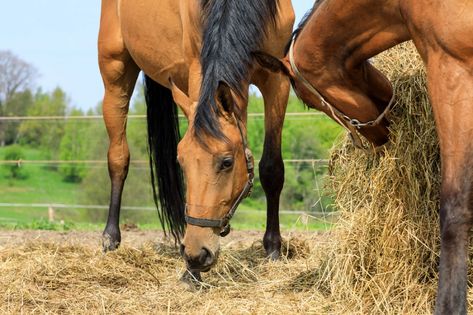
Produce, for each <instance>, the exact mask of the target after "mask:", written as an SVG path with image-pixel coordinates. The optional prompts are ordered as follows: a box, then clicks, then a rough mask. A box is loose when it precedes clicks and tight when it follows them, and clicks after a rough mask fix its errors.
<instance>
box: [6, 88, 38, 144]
mask: <svg viewBox="0 0 473 315" xmlns="http://www.w3.org/2000/svg"><path fill="white" fill-rule="evenodd" d="M32 105H33V94H32V93H31V91H30V90H26V91H23V92H18V93H15V94H13V95H12V96H11V97H10V98H9V99H8V100H7V101H6V102H5V104H4V106H3V110H2V111H3V113H2V114H1V115H2V116H9V117H11V116H26V115H27V112H28V110H29V108H30V107H31V106H32ZM20 124H21V122H19V121H3V122H0V130H1V132H0V134H1V138H2V139H1V140H0V142H2V143H3V144H5V145H10V144H14V143H17V142H18V140H19V128H20Z"/></svg>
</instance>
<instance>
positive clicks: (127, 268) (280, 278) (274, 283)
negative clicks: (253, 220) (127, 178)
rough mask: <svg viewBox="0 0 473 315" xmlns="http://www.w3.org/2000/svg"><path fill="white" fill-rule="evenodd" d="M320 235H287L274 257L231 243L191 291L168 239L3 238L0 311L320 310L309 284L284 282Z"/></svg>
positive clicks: (308, 264)
mask: <svg viewBox="0 0 473 315" xmlns="http://www.w3.org/2000/svg"><path fill="white" fill-rule="evenodd" d="M259 237H260V236H258V238H259ZM320 238H321V237H320V236H317V235H315V233H314V234H304V235H300V236H298V237H297V238H289V239H288V240H286V241H284V245H283V252H284V253H285V254H284V256H283V257H282V259H281V261H279V262H271V261H268V260H267V259H266V258H265V255H264V250H263V246H262V244H261V242H260V241H258V242H255V243H252V244H249V245H247V244H240V243H238V242H235V243H233V244H232V245H231V246H226V247H225V249H224V251H223V253H222V255H221V257H220V262H219V264H218V265H217V266H216V268H215V269H214V270H213V271H211V272H209V273H208V274H204V275H203V278H204V281H205V283H204V284H203V285H202V286H201V287H200V289H199V290H197V291H196V292H190V291H188V290H186V289H185V287H184V286H182V285H181V284H180V283H179V281H178V280H179V278H180V276H181V274H182V272H183V271H184V269H183V267H184V263H183V262H182V260H181V259H180V257H179V256H178V254H177V253H178V251H177V249H176V248H174V247H173V246H169V245H166V244H161V243H158V244H155V243H146V244H144V245H143V246H141V247H138V248H133V247H130V246H129V245H126V246H122V248H120V249H119V250H118V251H116V252H112V253H108V254H106V255H104V254H102V253H101V251H100V247H99V246H98V244H97V245H82V244H79V245H78V244H77V242H76V243H66V244H64V243H59V242H45V241H35V242H33V241H28V242H27V243H26V244H22V245H19V246H13V245H8V247H6V248H3V249H1V250H0V275H1V277H0V313H1V314H18V313H28V314H30V313H33V314H34V313H41V314H43V313H52V314H97V313H107V314H162V313H168V312H170V313H177V314H184V313H186V314H218V313H224V314H242V313H252V314H253V313H259V314H269V313H272V314H280V313H281V312H291V313H305V312H307V311H311V310H312V312H315V313H320V310H321V308H320V306H319V305H317V304H315V303H313V302H312V301H313V300H317V301H320V299H319V298H317V294H316V293H314V290H313V287H312V285H311V284H310V285H308V286H306V287H303V288H302V287H301V288H300V289H301V290H298V291H295V290H293V288H291V287H290V286H288V284H289V283H290V282H291V281H292V280H293V279H295V278H297V277H298V276H299V275H300V274H301V273H302V272H309V271H310V270H312V269H314V268H315V266H316V265H317V260H316V257H315V256H314V255H310V250H309V246H314V243H316V242H318V239H320Z"/></svg>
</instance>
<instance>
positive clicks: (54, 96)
mask: <svg viewBox="0 0 473 315" xmlns="http://www.w3.org/2000/svg"><path fill="white" fill-rule="evenodd" d="M67 104H68V101H67V97H66V94H65V93H64V92H63V91H62V90H61V89H60V88H56V89H55V90H54V91H53V92H51V93H43V92H42V91H41V90H39V91H38V92H37V93H36V95H35V96H34V102H33V105H32V106H31V107H29V109H28V111H27V114H28V116H62V117H64V118H65V115H66V109H67ZM19 133H20V137H21V141H20V142H21V143H22V144H28V145H31V146H33V147H41V148H43V149H44V150H45V151H46V152H48V153H49V155H50V156H51V157H55V155H56V154H57V152H58V149H59V145H60V143H61V139H62V137H63V135H64V120H61V119H60V120H48V121H40V120H31V121H24V122H23V123H22V124H21V126H20V130H19Z"/></svg>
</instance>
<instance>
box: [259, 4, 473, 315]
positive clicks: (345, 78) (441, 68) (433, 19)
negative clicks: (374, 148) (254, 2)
mask: <svg viewBox="0 0 473 315" xmlns="http://www.w3.org/2000/svg"><path fill="white" fill-rule="evenodd" d="M407 40H413V41H414V43H415V45H416V48H417V50H418V52H419V53H420V55H421V57H422V59H423V61H424V63H425V65H426V69H427V77H428V90H429V97H430V101H431V104H432V107H433V112H434V117H435V122H436V130H437V133H438V137H439V141H440V151H441V152H440V153H441V163H442V172H441V173H442V184H441V196H440V199H441V200H440V229H441V256H440V266H439V285H438V293H437V299H436V305H435V313H436V314H465V313H466V310H467V308H466V292H467V261H468V243H469V231H470V229H471V227H472V222H473V221H472V219H473V186H472V175H473V168H472V166H473V151H472V150H473V129H472V127H471V124H472V119H473V118H472V110H473V2H472V1H461V0H446V1H428V0H352V1H345V0H319V1H317V2H316V3H315V5H314V8H313V10H312V11H311V13H310V14H309V15H308V16H307V18H306V19H305V20H304V21H303V22H302V24H301V25H300V26H299V28H298V29H297V30H296V31H295V33H294V36H293V39H292V41H291V43H290V45H288V48H287V54H286V57H284V58H282V59H278V58H273V57H272V56H269V55H268V54H266V53H258V52H255V57H256V58H257V59H258V60H259V62H260V63H261V64H263V65H265V66H266V67H267V68H268V69H272V70H273V71H276V72H278V71H279V72H281V73H285V74H286V75H288V76H289V77H290V80H291V81H292V84H293V87H294V89H295V91H296V93H297V94H298V96H299V97H300V98H301V99H302V100H303V101H304V102H305V103H306V104H307V105H308V106H310V107H312V108H316V109H319V110H321V111H324V112H325V113H327V114H328V115H329V116H331V117H332V118H333V119H334V120H336V121H337V122H338V123H339V124H341V125H342V126H344V127H345V128H347V129H348V130H349V131H350V133H352V134H354V135H355V138H356V133H357V132H359V133H361V134H362V135H363V136H365V137H366V138H367V139H368V140H369V141H370V142H372V143H373V144H374V145H381V144H383V143H385V142H386V141H387V140H388V129H387V126H388V121H387V120H386V119H385V117H384V115H385V113H386V110H387V109H389V107H390V104H391V103H392V98H393V90H392V87H391V85H390V82H389V81H388V80H387V78H386V77H385V76H384V75H382V74H381V73H380V72H378V70H376V69H375V68H374V67H373V66H372V65H371V64H370V63H369V62H368V60H369V58H371V57H373V56H375V55H377V54H379V53H380V52H382V51H384V50H387V49H388V48H391V47H393V46H395V45H397V44H399V43H401V42H404V41H407Z"/></svg>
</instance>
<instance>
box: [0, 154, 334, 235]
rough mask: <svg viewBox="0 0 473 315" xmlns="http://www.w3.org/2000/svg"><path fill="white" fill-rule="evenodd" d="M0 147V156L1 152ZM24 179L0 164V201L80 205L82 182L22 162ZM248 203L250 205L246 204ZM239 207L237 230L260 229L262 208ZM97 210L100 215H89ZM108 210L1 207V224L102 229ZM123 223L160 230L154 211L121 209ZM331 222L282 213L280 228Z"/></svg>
mask: <svg viewBox="0 0 473 315" xmlns="http://www.w3.org/2000/svg"><path fill="white" fill-rule="evenodd" d="M4 151H5V149H4V148H0V156H3V155H4ZM22 151H23V154H24V156H25V158H24V159H26V160H43V159H47V157H46V156H45V154H43V153H41V152H40V151H39V150H36V149H31V148H22ZM21 168H22V174H24V176H25V178H23V179H21V180H13V179H10V178H8V176H7V175H8V172H9V171H8V166H5V165H1V166H0V203H17V204H65V205H77V204H80V194H81V185H80V184H76V183H67V182H64V181H63V180H62V177H61V175H60V174H59V173H58V172H57V171H56V170H54V169H51V168H48V167H47V166H39V165H22V166H21ZM248 204H249V205H250V206H249V205H248ZM248 204H244V205H242V206H240V209H239V211H237V214H236V216H235V218H234V220H233V221H232V226H233V227H234V228H236V229H238V230H263V229H264V227H265V222H266V214H265V211H261V209H258V210H259V211H258V210H257V209H255V208H251V203H248ZM91 212H99V213H100V215H96V213H95V215H91ZM106 212H107V209H80V208H78V209H67V208H66V209H62V208H61V209H55V221H56V222H53V223H50V222H49V221H48V208H47V207H0V227H3V228H8V229H45V230H70V229H78V230H101V229H102V228H103V225H104V220H103V219H100V220H97V219H91V218H92V217H94V218H97V217H100V218H104V217H105V216H106ZM122 218H123V220H122V223H128V224H132V225H136V226H138V227H139V228H140V229H161V226H160V224H159V221H158V217H157V212H156V211H137V210H123V211H122ZM330 226H331V224H330V222H326V220H324V219H323V218H314V217H307V216H303V217H301V215H299V214H283V215H281V228H282V229H283V230H325V229H328V228H330Z"/></svg>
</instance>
